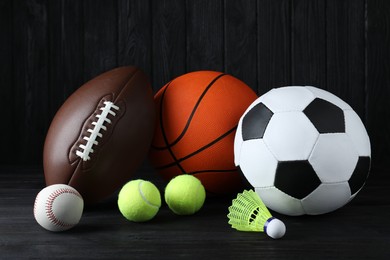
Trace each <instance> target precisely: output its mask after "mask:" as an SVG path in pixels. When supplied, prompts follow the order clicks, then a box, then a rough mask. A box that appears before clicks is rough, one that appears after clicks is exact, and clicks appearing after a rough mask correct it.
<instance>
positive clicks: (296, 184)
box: [274, 161, 321, 199]
mask: <svg viewBox="0 0 390 260" xmlns="http://www.w3.org/2000/svg"><path fill="white" fill-rule="evenodd" d="M274 185H275V187H276V188H278V189H279V190H281V191H283V192H284V193H286V194H288V195H290V196H291V197H294V198H296V199H303V198H305V197H306V196H307V195H309V194H310V193H312V192H313V191H314V190H315V189H316V188H317V187H318V186H320V185H321V180H320V179H319V178H318V176H317V174H316V172H315V171H314V169H313V167H312V166H311V165H310V163H309V162H308V161H285V162H279V164H278V167H277V169H276V175H275V183H274Z"/></svg>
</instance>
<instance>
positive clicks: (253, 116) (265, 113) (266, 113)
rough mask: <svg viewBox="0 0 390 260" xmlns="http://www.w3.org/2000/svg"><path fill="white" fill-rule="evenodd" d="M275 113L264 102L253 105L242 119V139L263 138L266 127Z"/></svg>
mask: <svg viewBox="0 0 390 260" xmlns="http://www.w3.org/2000/svg"><path fill="white" fill-rule="evenodd" d="M273 114H274V113H272V111H271V110H269V109H268V107H266V106H265V105H264V104H263V103H259V104H257V105H256V106H254V107H252V109H251V110H249V111H248V113H246V115H245V116H244V119H243V120H242V129H241V132H242V139H243V140H244V141H246V140H251V139H259V138H263V135H264V132H265V129H266V128H267V125H268V123H269V121H270V120H271V117H272V115H273Z"/></svg>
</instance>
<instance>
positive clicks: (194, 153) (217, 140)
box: [157, 126, 237, 170]
mask: <svg viewBox="0 0 390 260" xmlns="http://www.w3.org/2000/svg"><path fill="white" fill-rule="evenodd" d="M236 129H237V126H235V127H233V128H232V129H230V130H229V131H227V132H226V133H224V134H222V135H221V136H219V137H217V138H216V139H214V140H213V141H212V142H210V143H208V144H206V145H205V146H202V147H201V148H199V149H198V150H196V151H194V152H192V153H190V154H188V155H186V156H184V157H182V158H179V159H177V158H176V157H175V161H174V162H171V163H169V164H166V165H162V166H159V167H157V169H158V170H162V169H166V168H169V167H172V166H174V165H175V164H180V163H181V162H183V161H185V160H187V159H188V158H190V157H192V156H194V155H196V154H198V153H200V152H202V151H203V150H205V149H207V148H209V147H210V146H212V145H214V144H216V143H217V142H219V141H220V140H222V139H223V138H225V137H226V136H228V135H229V134H231V133H232V132H233V131H234V130H236ZM168 149H169V150H170V151H171V149H170V148H168Z"/></svg>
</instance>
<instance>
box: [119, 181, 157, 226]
mask: <svg viewBox="0 0 390 260" xmlns="http://www.w3.org/2000/svg"><path fill="white" fill-rule="evenodd" d="M160 206H161V196H160V192H159V190H158V189H157V187H156V186H155V185H154V184H153V183H151V182H149V181H144V180H133V181H129V182H128V183H126V184H125V185H124V186H123V187H122V189H121V190H120V192H119V195H118V208H119V211H120V212H121V213H122V215H123V216H124V217H125V218H126V219H128V220H130V221H135V222H143V221H148V220H151V219H152V218H153V217H154V216H155V215H156V214H157V212H158V210H159V209H160Z"/></svg>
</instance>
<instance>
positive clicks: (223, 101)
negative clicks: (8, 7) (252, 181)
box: [149, 71, 257, 195]
mask: <svg viewBox="0 0 390 260" xmlns="http://www.w3.org/2000/svg"><path fill="white" fill-rule="evenodd" d="M256 98H257V95H256V93H255V92H254V91H253V90H252V89H251V88H250V87H249V86H248V85H246V84H245V83H244V82H242V81H240V80H239V79H237V78H235V77H233V76H231V75H228V74H224V73H221V72H216V71H196V72H190V73H187V74H184V75H181V76H179V77H177V78H175V79H173V80H172V81H171V82H169V83H167V84H166V85H165V86H164V87H163V88H161V89H160V90H159V91H158V92H157V93H156V95H155V97H154V100H155V103H156V110H157V124H156V131H155V135H154V139H153V142H152V147H151V150H150V153H149V155H150V159H151V163H152V164H153V166H154V167H155V169H156V170H157V171H158V172H159V175H160V176H162V177H163V178H164V179H165V180H167V181H169V180H171V179H172V178H173V177H175V176H177V175H181V174H190V175H194V176H195V177H197V178H198V179H199V180H200V181H201V182H202V184H203V185H204V187H205V189H206V191H207V193H208V195H224V194H231V193H234V192H237V191H239V190H241V189H242V188H243V183H242V177H241V175H240V173H239V172H238V171H237V168H236V167H235V165H234V155H233V146H234V135H235V132H236V128H237V124H238V121H239V119H240V117H241V115H242V114H243V113H244V111H245V110H246V109H247V107H248V106H249V105H250V104H251V103H252V102H253V101H254V100H255V99H256Z"/></svg>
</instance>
